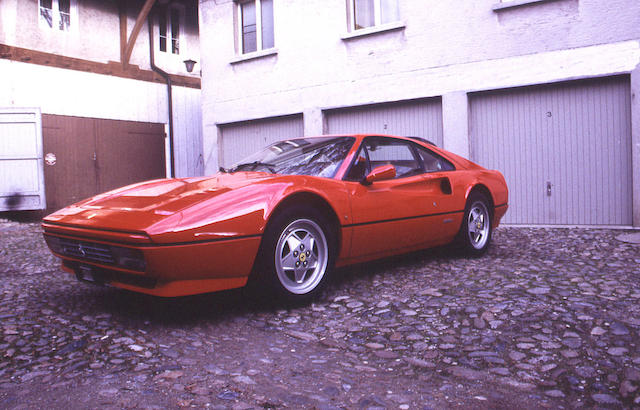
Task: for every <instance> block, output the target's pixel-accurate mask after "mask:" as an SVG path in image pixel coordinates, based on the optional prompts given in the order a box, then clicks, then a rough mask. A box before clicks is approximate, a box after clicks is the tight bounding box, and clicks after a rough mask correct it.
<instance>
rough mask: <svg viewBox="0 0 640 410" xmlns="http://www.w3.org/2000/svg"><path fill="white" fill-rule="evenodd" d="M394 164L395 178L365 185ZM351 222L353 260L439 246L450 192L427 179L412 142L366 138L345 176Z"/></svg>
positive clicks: (436, 181)
mask: <svg viewBox="0 0 640 410" xmlns="http://www.w3.org/2000/svg"><path fill="white" fill-rule="evenodd" d="M388 164H391V165H393V166H394V167H395V169H396V176H395V178H393V179H388V180H383V181H376V182H373V183H372V184H370V185H367V184H363V183H361V181H362V180H363V178H364V176H365V175H366V174H368V173H369V172H371V170H372V169H374V168H376V167H377V166H382V165H388ZM345 180H347V181H350V182H348V183H347V186H348V191H349V196H350V201H351V208H352V215H353V221H352V224H350V225H349V227H350V228H351V229H352V236H351V238H352V242H351V252H350V257H351V258H354V259H359V258H360V259H367V258H368V257H371V256H384V255H385V254H392V253H396V252H399V251H402V250H411V249H418V248H421V247H426V246H428V245H429V244H431V243H437V242H438V241H439V240H440V239H441V235H440V233H439V232H438V230H437V229H434V228H436V227H437V225H438V224H439V223H441V221H440V220H438V221H436V220H435V219H436V218H434V217H432V216H431V215H433V214H437V213H439V211H438V209H441V208H440V205H439V204H440V203H441V202H442V200H443V199H444V198H446V197H447V196H448V195H449V194H447V193H445V192H443V189H442V187H443V185H442V182H441V180H442V177H440V178H438V177H435V178H434V177H432V176H429V175H425V168H424V164H423V161H422V158H421V156H420V154H419V152H418V151H417V150H416V148H415V146H414V144H413V143H411V142H409V141H406V140H401V139H395V138H388V137H367V138H365V139H364V140H363V142H362V144H361V147H360V149H359V151H358V154H357V156H356V158H355V160H354V163H353V165H352V166H351V168H350V170H349V171H348V172H347V175H346V177H345Z"/></svg>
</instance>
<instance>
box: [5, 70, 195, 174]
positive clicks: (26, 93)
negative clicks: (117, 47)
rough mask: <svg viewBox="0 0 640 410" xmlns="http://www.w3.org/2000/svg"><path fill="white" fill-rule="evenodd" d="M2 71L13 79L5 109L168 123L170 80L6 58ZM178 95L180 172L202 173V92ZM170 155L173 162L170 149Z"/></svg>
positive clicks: (177, 91)
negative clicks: (153, 80) (162, 81)
mask: <svg viewBox="0 0 640 410" xmlns="http://www.w3.org/2000/svg"><path fill="white" fill-rule="evenodd" d="M0 73H3V75H4V76H6V78H11V79H12V81H2V82H0V107H38V108H40V110H41V112H42V113H43V114H57V115H68V116H77V117H93V118H104V119H113V120H127V121H141V122H155V123H165V124H167V123H168V117H169V115H168V111H167V87H166V85H164V84H158V83H150V82H145V81H137V80H131V79H126V78H120V77H112V76H107V75H100V74H93V73H85V72H80V71H73V70H64V69H59V68H53V67H46V66H39V65H35V64H27V63H20V62H16V61H9V60H0ZM123 96H126V98H123ZM173 98H174V113H173V118H174V144H175V157H176V176H179V177H180V176H193V175H202V169H203V163H202V158H201V146H202V131H201V129H202V128H201V124H202V117H201V110H200V103H201V102H200V90H198V89H193V88H187V87H173ZM166 145H168V142H167V144H166ZM166 158H167V164H169V163H170V162H169V153H168V152H167V155H166ZM168 169H169V165H167V170H168Z"/></svg>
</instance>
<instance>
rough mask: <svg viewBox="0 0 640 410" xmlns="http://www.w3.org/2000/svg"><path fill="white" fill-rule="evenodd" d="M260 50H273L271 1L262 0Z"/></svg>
mask: <svg viewBox="0 0 640 410" xmlns="http://www.w3.org/2000/svg"><path fill="white" fill-rule="evenodd" d="M260 11H261V12H262V31H261V32H262V49H263V50H265V49H267V48H273V46H274V41H273V0H262V2H261V10H260Z"/></svg>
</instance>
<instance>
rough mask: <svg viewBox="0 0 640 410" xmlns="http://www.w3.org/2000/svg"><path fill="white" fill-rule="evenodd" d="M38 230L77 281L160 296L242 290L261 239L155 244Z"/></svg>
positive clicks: (119, 235)
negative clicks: (240, 288)
mask: <svg viewBox="0 0 640 410" xmlns="http://www.w3.org/2000/svg"><path fill="white" fill-rule="evenodd" d="M43 227H44V229H45V233H44V235H45V239H47V244H48V245H49V248H50V249H51V251H52V253H53V254H54V255H56V256H58V257H59V258H61V259H62V268H63V269H64V270H65V271H67V272H70V273H73V274H75V275H76V277H78V279H80V280H84V281H90V282H94V283H99V284H106V285H110V286H115V287H119V288H123V289H128V290H132V291H136V292H141V293H146V294H150V295H155V296H166V297H174V296H185V295H191V294H196V293H206V292H214V291H219V290H224V289H231V288H237V287H242V286H244V285H245V284H246V282H247V279H248V277H249V274H250V273H251V270H252V268H253V264H254V261H255V258H256V255H257V253H258V248H259V247H260V240H261V236H260V235H253V236H246V237H232V238H228V239H223V240H213V241H201V242H190V243H180V244H156V243H153V241H152V240H151V238H149V237H145V235H142V234H140V233H129V232H113V231H108V232H107V231H104V232H101V231H100V230H94V229H91V230H88V229H86V228H76V227H61V226H60V225H48V224H46V223H44V224H43ZM60 243H62V244H64V245H63V247H60V246H59V244H60Z"/></svg>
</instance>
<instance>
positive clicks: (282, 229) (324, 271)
mask: <svg viewBox="0 0 640 410" xmlns="http://www.w3.org/2000/svg"><path fill="white" fill-rule="evenodd" d="M329 227H330V224H329V223H328V221H327V220H326V218H325V217H324V216H323V215H322V214H321V213H319V212H317V211H315V210H314V209H308V208H307V209H303V208H302V207H295V208H290V209H287V210H284V211H283V212H280V213H279V214H278V215H276V216H275V217H274V220H272V221H270V223H269V227H268V228H267V231H266V232H265V236H264V240H263V244H262V247H261V251H260V264H259V266H258V270H259V272H257V274H258V278H259V279H260V282H262V283H264V284H266V285H267V288H269V289H270V290H271V291H272V293H275V294H276V296H281V297H283V298H285V299H288V300H293V301H305V300H307V299H310V298H312V297H314V296H315V295H316V294H318V293H319V292H320V291H321V289H322V288H323V286H324V285H325V284H326V282H327V280H328V279H329V274H330V271H331V268H332V264H333V247H332V243H333V236H334V235H333V233H332V231H331V230H330V228H329ZM263 290H265V289H264V288H263Z"/></svg>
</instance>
